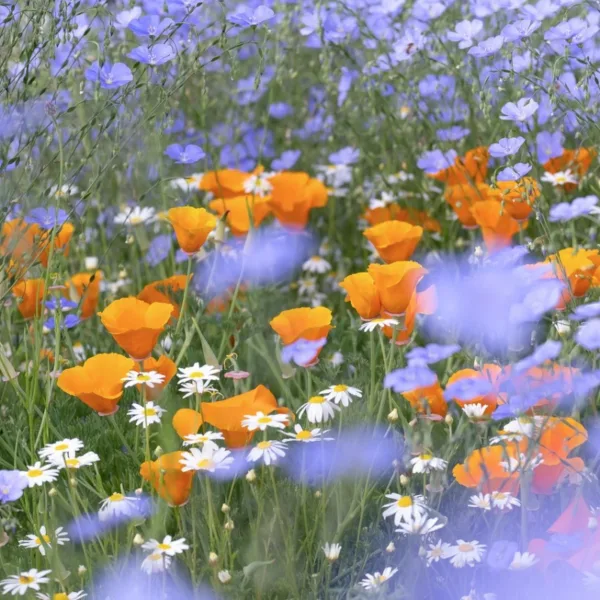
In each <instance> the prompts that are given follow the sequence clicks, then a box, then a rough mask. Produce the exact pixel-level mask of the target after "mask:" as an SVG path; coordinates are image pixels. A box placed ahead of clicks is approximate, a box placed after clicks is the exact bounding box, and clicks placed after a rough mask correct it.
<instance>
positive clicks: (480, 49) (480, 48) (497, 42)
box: [469, 35, 504, 58]
mask: <svg viewBox="0 0 600 600" xmlns="http://www.w3.org/2000/svg"><path fill="white" fill-rule="evenodd" d="M503 45H504V38H503V37H502V36H501V35H497V36H495V37H490V38H487V39H486V40H483V41H482V42H479V44H477V46H473V47H472V48H471V49H470V50H469V54H470V55H471V56H474V57H475V58H485V57H486V56H491V55H492V54H495V53H496V52H498V50H500V48H502V46H503Z"/></svg>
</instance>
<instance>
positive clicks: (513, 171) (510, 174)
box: [496, 163, 532, 181]
mask: <svg viewBox="0 0 600 600" xmlns="http://www.w3.org/2000/svg"><path fill="white" fill-rule="evenodd" d="M531 169H532V167H531V165H528V164H527V163H517V164H516V165H514V166H513V167H506V168H505V169H502V171H500V172H499V173H498V176H497V177H496V179H497V180H498V181H518V180H519V179H521V177H525V175H527V173H529V171H531Z"/></svg>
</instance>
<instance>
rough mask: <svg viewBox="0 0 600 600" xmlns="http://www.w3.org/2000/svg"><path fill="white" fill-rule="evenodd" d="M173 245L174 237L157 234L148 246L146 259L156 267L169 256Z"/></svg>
mask: <svg viewBox="0 0 600 600" xmlns="http://www.w3.org/2000/svg"><path fill="white" fill-rule="evenodd" d="M172 247H173V239H172V238H171V236H170V235H166V234H163V235H157V236H156V237H155V238H154V239H153V240H152V241H151V242H150V245H149V246H148V251H147V252H146V256H145V258H144V260H145V261H146V263H147V264H149V265H150V266H151V267H156V266H157V265H159V264H160V263H161V262H162V261H163V260H165V259H166V258H167V256H169V252H171V248H172Z"/></svg>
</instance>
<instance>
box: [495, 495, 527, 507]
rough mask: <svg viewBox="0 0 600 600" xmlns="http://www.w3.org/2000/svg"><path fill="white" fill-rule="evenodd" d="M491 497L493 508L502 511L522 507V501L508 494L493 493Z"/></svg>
mask: <svg viewBox="0 0 600 600" xmlns="http://www.w3.org/2000/svg"><path fill="white" fill-rule="evenodd" d="M491 497H492V504H493V506H494V507H495V508H499V509H500V510H512V509H513V507H515V506H521V502H520V500H519V499H518V498H515V497H514V496H513V495H512V494H509V493H508V492H492V493H491Z"/></svg>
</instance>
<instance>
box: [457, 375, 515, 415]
mask: <svg viewBox="0 0 600 600" xmlns="http://www.w3.org/2000/svg"><path fill="white" fill-rule="evenodd" d="M505 376H506V372H505V371H504V370H503V369H502V367H499V366H498V365H494V364H485V365H483V366H482V367H481V370H479V371H476V370H475V369H461V370H460V371H456V373H454V374H452V375H451V376H450V378H449V379H448V383H447V384H446V386H447V387H449V386H451V385H452V384H453V383H456V382H457V381H460V380H461V379H465V378H470V379H484V380H486V381H488V382H489V383H490V384H491V385H492V390H491V391H490V392H489V393H488V394H486V395H482V396H475V397H474V398H471V399H469V400H461V399H460V398H452V400H454V401H455V402H456V403H457V404H458V405H459V406H461V407H462V406H468V405H469V404H481V405H483V406H485V407H486V409H485V414H486V415H488V416H489V415H491V414H492V413H493V412H494V411H495V410H496V407H497V406H498V404H504V403H505V402H506V394H503V393H500V384H501V383H502V381H503V379H504V378H505Z"/></svg>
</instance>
